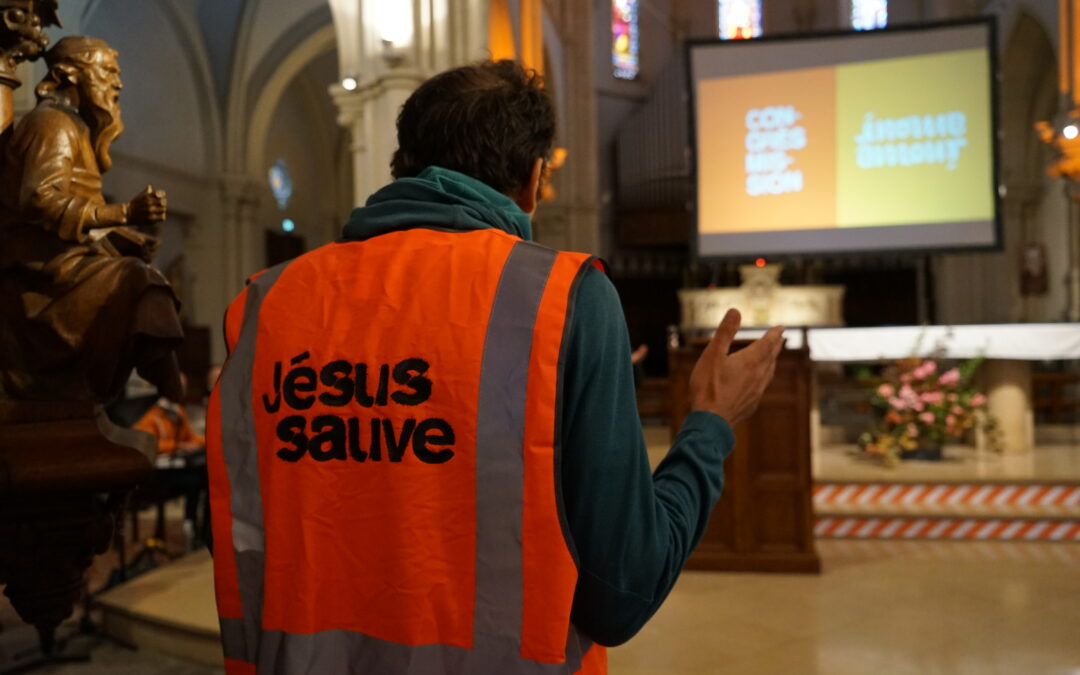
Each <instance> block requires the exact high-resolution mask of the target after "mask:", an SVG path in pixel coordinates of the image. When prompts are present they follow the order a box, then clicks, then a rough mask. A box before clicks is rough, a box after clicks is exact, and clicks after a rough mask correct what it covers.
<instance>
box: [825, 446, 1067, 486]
mask: <svg viewBox="0 0 1080 675" xmlns="http://www.w3.org/2000/svg"><path fill="white" fill-rule="evenodd" d="M812 461H813V464H812V467H813V472H814V479H815V480H819V481H926V480H933V481H977V480H1042V481H1046V480H1051V481H1072V482H1080V441H1078V442H1076V443H1057V444H1047V445H1040V446H1038V447H1036V448H1035V449H1034V450H1033V451H1031V452H1029V453H1025V454H1021V455H1002V454H997V453H993V452H981V453H980V452H977V451H976V450H975V449H974V448H971V447H968V446H947V447H946V448H945V459H944V460H942V461H940V462H901V463H900V464H899V466H896V467H886V466H883V465H882V464H881V463H880V462H877V461H875V460H873V459H868V458H865V457H863V456H861V455H860V454H859V451H858V449H857V448H856V447H855V446H854V445H826V446H824V447H822V448H821V450H820V451H819V452H817V453H814V455H813V459H812Z"/></svg>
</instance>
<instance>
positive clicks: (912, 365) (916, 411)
mask: <svg viewBox="0 0 1080 675" xmlns="http://www.w3.org/2000/svg"><path fill="white" fill-rule="evenodd" d="M980 363H981V359H971V360H969V361H966V362H964V363H962V364H961V365H959V366H957V367H953V368H948V369H945V370H939V368H938V363H937V362H936V361H934V360H933V359H917V358H912V359H906V360H904V361H900V362H898V363H897V364H896V365H895V366H893V367H888V368H886V370H885V373H884V375H885V378H886V379H885V381H884V382H881V383H879V384H878V385H877V386H876V387H875V388H874V389H873V391H872V393H871V394H870V403H871V404H872V405H873V406H874V407H875V408H876V409H878V411H879V412H880V414H881V418H880V421H879V422H878V424H877V425H876V426H874V427H873V428H872V429H870V430H868V431H866V432H865V433H864V434H863V435H862V436H861V437H860V438H859V444H860V446H862V447H863V449H864V451H866V452H867V453H868V454H874V455H877V456H880V457H882V458H883V459H884V460H885V461H886V462H887V463H889V464H894V463H895V462H896V461H898V460H900V459H901V458H902V457H903V454H904V453H905V452H910V451H914V450H915V449H916V448H919V447H923V446H926V445H928V444H929V445H935V446H937V447H940V446H941V445H943V444H944V443H945V441H947V440H950V439H958V438H960V437H961V436H963V435H964V434H965V433H966V432H967V431H968V430H970V429H971V428H973V427H974V426H975V424H976V423H977V422H978V423H982V424H983V425H984V426H985V428H986V429H987V430H992V429H993V428H994V427H995V425H994V423H993V420H992V419H991V418H989V417H988V416H986V415H983V416H982V417H979V418H976V415H975V411H976V410H978V409H980V408H983V407H984V406H985V405H986V402H987V400H986V396H985V395H983V394H982V393H981V392H979V391H976V390H975V388H974V385H973V384H972V380H973V378H974V375H975V372H976V370H977V369H978V367H979V364H980Z"/></svg>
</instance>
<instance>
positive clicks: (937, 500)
mask: <svg viewBox="0 0 1080 675" xmlns="http://www.w3.org/2000/svg"><path fill="white" fill-rule="evenodd" d="M860 505H865V506H930V505H939V506H1031V507H1070V506H1076V507H1080V485H1047V484H1011V485H1010V484H986V483H982V484H979V483H952V484H950V483H931V484H923V483H908V484H901V483H861V484H856V483H825V484H818V485H815V486H814V506H815V507H816V508H818V509H822V508H825V507H830V506H845V507H853V506H860Z"/></svg>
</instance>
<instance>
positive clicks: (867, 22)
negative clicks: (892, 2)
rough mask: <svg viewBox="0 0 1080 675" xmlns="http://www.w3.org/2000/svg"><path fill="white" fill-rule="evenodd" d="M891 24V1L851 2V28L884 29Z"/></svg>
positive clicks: (867, 0)
mask: <svg viewBox="0 0 1080 675" xmlns="http://www.w3.org/2000/svg"><path fill="white" fill-rule="evenodd" d="M888 22H889V0H851V27H852V28H854V29H855V30H874V29H875V28H884V27H885V24H887V23H888Z"/></svg>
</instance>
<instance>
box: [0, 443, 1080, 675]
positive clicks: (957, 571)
mask: <svg viewBox="0 0 1080 675" xmlns="http://www.w3.org/2000/svg"><path fill="white" fill-rule="evenodd" d="M648 437H649V441H650V456H651V459H653V460H654V461H656V460H658V459H659V458H660V457H662V456H663V453H664V452H666V450H667V447H666V443H667V438H666V432H662V431H657V430H651V431H650V432H649V433H648ZM818 550H819V553H820V554H821V558H822V562H823V568H824V571H823V573H822V574H821V575H819V576H813V575H808V576H806V575H752V574H718V573H706V572H688V573H685V574H684V575H683V577H682V578H681V579H680V581H679V583H678V585H677V586H676V587H675V589H674V591H673V592H672V594H671V596H670V597H669V599H668V601H667V602H666V603H665V605H664V606H663V607H662V608H661V609H660V611H659V612H658V613H657V615H656V616H655V617H654V618H653V620H652V621H651V622H650V623H649V624H648V625H647V626H646V627H645V628H644V629H643V630H642V631H641V633H640V634H639V635H638V636H637V637H635V638H634V639H633V640H631V641H630V642H629V643H628V644H627V645H624V646H622V647H619V648H616V649H613V650H611V652H610V664H611V668H610V672H611V673H612V675H701V674H706V675H707V674H713V673H715V674H719V675H723V674H727V673H731V674H736V675H743V674H745V675H771V674H777V675H779V674H783V675H792V674H794V675H804V674H805V675H813V674H815V673H822V674H824V673H828V674H830V675H847V674H851V675H856V674H857V675H864V674H877V673H887V674H889V675H905V674H907V673H918V674H920V675H934V674H942V675H945V674H948V675H963V674H965V673H973V674H974V673H978V674H979V675H983V674H990V675H993V674H996V673H1001V674H1006V673H1007V674H1009V675H1013V674H1021V675H1028V674H1043V673H1047V674H1059V675H1078V674H1080V544H1069V543H1030V542H1022V543H1021V542H915V541H831V540H829V541H819V542H818ZM184 562H186V563H189V565H190V570H191V571H190V574H191V578H189V579H187V580H185V582H184V583H185V584H186V585H187V586H188V587H192V586H193V585H194V586H199V585H200V583H201V584H203V585H205V586H207V587H208V586H209V584H210V583H211V572H210V569H209V565H208V561H207V560H206V559H205V558H203V559H202V562H201V563H200V562H199V560H198V559H197V558H191V559H188V560H185V561H184ZM196 563H199V564H196ZM200 579H201V580H202V581H199V580H200ZM151 586H152V584H151ZM167 595H168V594H166V593H163V594H161V596H160V597H162V598H166V596H167ZM191 597H192V598H194V597H195V594H191ZM203 597H204V598H207V600H205V602H209V600H208V599H209V598H210V594H209V593H205V594H204V595H203ZM148 602H152V598H146V597H140V598H136V604H137V605H139V606H141V607H143V608H144V609H145V607H146V605H147V603H148ZM167 602H168V605H169V606H172V607H178V606H179V604H180V603H176V602H174V601H172V600H169V601H167ZM0 609H2V608H0ZM151 609H153V611H154V612H160V611H161V609H162V608H157V609H154V608H151ZM207 610H208V608H200V609H198V610H193V609H191V608H188V609H186V610H181V611H183V612H184V613H185V616H186V618H187V619H190V618H191V617H192V616H194V615H195V614H199V615H200V616H202V615H205V614H206V611H207ZM210 611H212V610H210ZM8 612H9V614H10V610H8ZM2 615H3V612H2V611H0V616H2ZM185 620H186V619H185ZM7 629H8V630H5V631H4V636H6V637H7V638H14V637H16V631H18V630H22V629H18V628H12V627H11V625H10V624H9V625H8V626H7ZM36 672H41V673H44V674H46V675H106V674H108V675H113V674H116V675H128V674H130V675H135V674H138V675H216V674H218V673H220V672H221V671H220V670H216V669H208V668H205V667H200V666H193V665H190V664H186V663H184V662H181V661H177V660H176V659H174V658H171V657H167V656H160V655H157V654H154V653H152V652H149V651H142V652H132V651H128V650H125V649H122V648H119V647H116V646H114V645H111V644H109V643H101V645H100V646H99V647H98V648H97V649H96V650H95V652H94V660H93V662H92V663H89V664H70V665H63V666H54V667H51V668H48V669H43V670H40V671H36Z"/></svg>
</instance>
